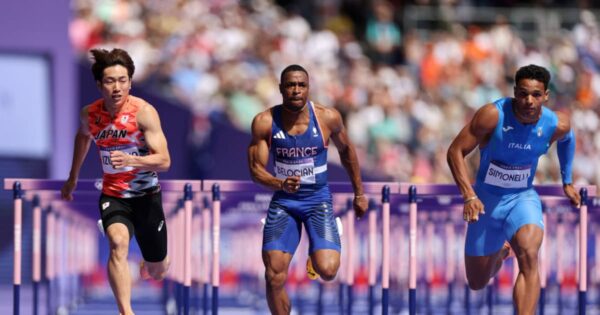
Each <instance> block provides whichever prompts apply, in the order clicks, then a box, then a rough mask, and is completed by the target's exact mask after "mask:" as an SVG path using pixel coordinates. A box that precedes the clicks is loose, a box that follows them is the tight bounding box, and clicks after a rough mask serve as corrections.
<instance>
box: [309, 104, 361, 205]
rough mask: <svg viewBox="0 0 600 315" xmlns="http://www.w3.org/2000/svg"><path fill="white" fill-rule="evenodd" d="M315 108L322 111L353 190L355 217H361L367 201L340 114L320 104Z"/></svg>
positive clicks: (323, 118)
mask: <svg viewBox="0 0 600 315" xmlns="http://www.w3.org/2000/svg"><path fill="white" fill-rule="evenodd" d="M316 108H317V112H319V113H320V114H321V113H322V115H319V117H320V118H321V119H322V121H323V122H324V124H325V125H326V126H327V129H329V131H330V132H331V135H330V137H331V140H333V143H335V147H336V148H337V150H338V153H339V154H340V160H341V162H342V165H343V166H344V169H345V170H346V173H348V176H349V177H350V182H351V183H352V189H353V190H354V211H355V212H356V215H357V217H361V216H362V215H363V214H365V212H366V211H367V207H368V205H369V201H368V200H367V198H366V196H365V195H364V191H363V186H362V179H361V176H360V166H359V164H358V158H357V157H356V150H355V148H354V145H353V144H352V142H350V139H349V138H348V133H347V132H346V128H345V127H344V122H343V121H342V116H341V115H340V113H339V112H338V111H337V110H335V109H333V108H327V107H324V106H320V105H316Z"/></svg>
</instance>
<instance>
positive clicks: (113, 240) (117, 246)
mask: <svg viewBox="0 0 600 315" xmlns="http://www.w3.org/2000/svg"><path fill="white" fill-rule="evenodd" d="M109 246H110V255H111V256H112V257H115V258H126V257H127V253H128V251H129V237H128V236H127V235H123V234H115V235H112V236H111V237H110V240H109Z"/></svg>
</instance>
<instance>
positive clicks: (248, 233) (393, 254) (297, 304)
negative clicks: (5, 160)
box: [4, 179, 600, 314]
mask: <svg viewBox="0 0 600 315" xmlns="http://www.w3.org/2000/svg"><path fill="white" fill-rule="evenodd" d="M17 183H20V184H21V185H20V189H15V188H17V187H16V186H18V184H17ZM61 186H62V182H61V181H52V180H42V179H39V180H37V179H5V181H4V188H5V189H6V190H13V193H14V196H15V209H14V211H15V233H14V235H15V259H14V270H13V271H14V288H13V296H14V303H15V304H14V309H13V314H19V313H20V305H22V303H23V302H25V301H23V302H22V301H21V298H20V294H21V292H20V286H21V279H20V278H21V268H20V264H21V257H20V256H21V255H22V254H23V253H22V252H21V249H22V246H21V244H20V242H21V236H22V233H23V232H25V231H24V230H23V228H22V227H23V225H24V222H23V221H22V220H23V219H22V218H23V217H27V218H29V217H31V219H32V220H33V223H32V227H33V228H32V231H31V233H33V238H32V242H33V243H34V244H33V254H32V257H33V260H32V261H33V264H32V266H33V270H32V271H31V272H32V275H33V277H32V278H33V285H34V295H33V296H32V297H31V299H32V303H31V304H32V305H33V306H34V308H35V309H38V308H40V309H46V310H48V313H52V314H54V312H56V311H57V310H59V309H69V310H70V311H72V312H73V313H74V314H92V313H93V312H89V311H86V310H87V309H88V308H89V307H91V305H96V304H95V303H96V302H93V301H92V300H86V299H84V298H83V296H82V295H83V294H84V292H85V291H86V290H85V287H84V286H85V283H84V282H82V278H84V277H85V276H86V275H89V274H90V273H91V272H93V271H94V270H95V269H96V268H97V266H98V265H99V264H103V262H102V261H99V255H98V251H99V248H98V247H99V245H98V244H99V240H100V239H99V238H100V237H102V236H100V234H99V233H98V228H97V224H96V220H97V213H98V210H97V207H98V204H97V201H98V195H99V192H98V189H97V187H98V182H97V181H95V180H83V181H81V184H80V185H79V186H78V187H77V190H76V192H75V193H74V199H75V200H74V201H72V202H66V201H62V200H60V193H59V192H58V190H59V189H60V187H61ZM330 187H331V191H332V194H333V201H334V210H335V211H336V216H338V217H340V219H341V225H342V227H343V235H342V261H341V266H340V270H339V273H338V277H337V279H336V280H335V281H334V282H333V283H324V282H321V281H316V282H309V281H307V280H306V275H305V272H304V264H303V261H304V260H303V259H304V258H303V257H306V248H307V247H306V246H307V245H306V243H305V242H304V241H303V242H301V244H300V246H299V249H298V252H297V255H296V256H297V257H295V258H294V262H293V263H292V265H291V266H290V277H291V278H293V279H292V280H293V281H290V284H289V286H290V287H291V290H290V293H291V294H292V297H291V298H292V301H293V305H294V309H297V310H302V312H307V313H316V314H330V313H332V312H335V313H344V314H364V313H369V314H375V313H382V314H397V313H402V312H407V313H408V314H421V313H423V314H436V313H438V312H440V311H441V310H442V309H444V310H445V312H447V313H448V314H469V313H472V314H479V313H481V312H484V311H488V312H490V313H491V312H492V310H494V314H512V308H511V306H510V303H509V302H507V301H505V300H504V299H505V296H506V293H505V292H504V291H503V290H505V288H504V285H503V284H501V283H500V282H501V281H504V280H496V281H492V282H490V285H489V286H488V288H487V289H486V291H485V293H484V294H483V295H481V294H479V293H475V294H474V293H473V292H471V291H470V290H468V289H465V290H464V293H461V290H457V289H458V288H459V286H458V285H460V284H462V285H463V287H464V283H465V282H464V272H462V271H461V268H462V263H463V262H462V260H463V259H462V249H461V248H460V246H461V245H460V244H462V237H463V236H462V235H461V233H462V231H463V230H464V227H465V223H464V221H462V220H461V211H462V203H463V200H462V198H461V196H460V195H458V190H457V189H456V188H455V186H453V185H429V184H419V185H411V184H407V183H392V182H390V183H386V182H377V183H368V182H367V183H364V188H365V193H366V194H367V196H368V197H369V199H370V204H369V212H368V214H367V215H365V217H364V218H362V219H361V220H356V218H355V216H354V213H353V211H352V209H351V208H352V207H351V203H349V198H351V197H352V188H351V185H350V184H349V183H341V182H340V183H331V184H330ZM161 188H162V191H163V206H164V209H165V215H166V217H167V222H168V233H169V234H168V248H169V256H170V257H171V268H170V270H169V274H168V277H167V280H165V281H164V282H163V297H162V298H156V299H151V300H149V301H148V302H146V303H148V307H147V308H146V307H144V306H143V305H142V304H139V303H138V304H136V303H135V299H134V306H137V307H138V308H139V309H140V310H139V311H137V312H136V313H139V314H154V313H156V312H155V311H158V310H155V309H156V308H159V309H161V310H163V311H164V310H166V311H167V313H169V314H175V313H176V314H190V313H197V312H201V311H203V312H206V313H212V314H217V313H219V312H221V313H225V314H229V313H231V314H236V312H237V313H239V312H242V310H244V313H248V314H263V313H264V312H267V311H266V301H265V300H264V280H262V279H261V277H262V275H261V273H262V272H264V269H263V266H262V263H261V261H260V244H259V243H260V237H261V233H260V222H259V221H260V218H262V217H264V216H265V215H266V208H263V206H264V204H265V203H267V202H268V199H269V196H270V194H271V192H270V191H267V190H265V189H264V188H262V187H260V186H258V185H256V184H254V183H252V182H249V181H231V180H223V181H221V180H204V181H199V180H195V181H194V180H189V181H186V180H177V181H168V180H163V181H161ZM582 188H583V189H585V190H587V195H588V197H589V202H588V203H587V204H584V205H583V206H582V207H580V208H579V209H574V208H573V207H571V206H570V204H569V202H568V200H567V199H566V198H564V197H562V187H561V186H558V185H545V186H536V190H537V191H538V193H539V194H540V197H541V199H542V202H543V209H544V212H545V213H544V221H545V222H546V226H547V229H546V230H545V237H544V239H545V241H544V243H543V249H542V251H541V254H540V255H541V259H540V264H541V270H542V271H541V276H542V288H543V289H542V295H541V297H540V300H541V303H540V307H541V309H542V310H541V311H542V312H544V309H545V308H544V305H548V307H549V308H546V312H547V313H549V314H552V311H553V310H556V309H557V308H558V309H565V310H567V309H572V308H573V307H575V308H576V309H577V310H578V311H579V313H580V314H584V313H585V312H586V309H588V308H589V307H591V306H586V305H590V304H594V303H595V301H596V300H597V299H598V289H597V286H598V284H599V283H598V278H599V277H598V276H597V274H600V272H599V271H598V266H597V261H596V260H595V259H592V261H593V264H592V265H591V266H590V267H591V268H592V269H590V270H588V266H587V263H588V261H589V255H588V251H587V246H588V244H590V245H592V246H595V248H594V249H592V252H593V254H594V255H595V256H596V257H597V255H598V254H599V253H598V249H597V248H598V238H599V236H598V235H600V234H598V231H597V229H598V224H597V221H594V220H597V214H596V209H597V208H598V204H599V202H598V200H597V199H596V198H594V197H595V194H596V187H595V186H584V187H578V189H582ZM24 202H25V203H26V204H27V205H29V204H30V205H31V208H32V211H33V212H32V215H31V216H23V211H24V209H25V211H27V209H28V207H25V206H24ZM588 208H589V210H588ZM588 211H589V214H588ZM17 214H18V215H17ZM588 222H591V223H590V226H589V228H588ZM570 231H573V232H570ZM27 233H29V231H27ZM575 233H579V234H577V237H574V235H575ZM588 236H592V237H591V238H590V240H588ZM71 240H76V242H72V241H71ZM440 242H442V243H441V244H442V245H440ZM571 242H573V243H572V244H571ZM590 242H591V243H590ZM547 243H551V244H553V245H550V248H556V247H559V248H565V250H566V249H572V250H573V255H571V254H569V253H570V252H569V253H565V254H561V252H560V251H559V250H556V249H550V248H549V247H548V245H547ZM567 243H568V244H569V245H567ZM82 244H86V245H85V246H84V245H82ZM457 244H458V245H457ZM439 248H442V249H443V253H439V252H436V249H439ZM44 255H45V256H44ZM561 255H571V256H572V257H569V258H568V259H567V257H566V256H561ZM41 257H45V259H41ZM561 257H562V258H561ZM440 259H441V260H440ZM572 260H576V261H577V264H576V266H573V265H572V264H571V261H572ZM440 264H443V265H444V266H445V267H446V268H445V271H444V274H443V276H440V270H439V268H440V266H439V265H440ZM515 265H516V264H515V263H512V264H509V265H508V266H507V268H503V271H502V272H501V273H499V277H500V276H502V277H504V276H505V275H508V274H513V273H514V271H512V270H511V271H510V272H509V271H504V269H509V268H514V266H515ZM572 268H576V270H574V271H573V269H572ZM232 273H233V274H232ZM572 275H576V281H577V294H576V295H575V296H576V300H577V302H575V304H573V303H574V300H573V299H572V298H568V299H567V298H563V297H561V294H560V293H561V292H562V294H563V295H564V294H565V293H567V292H570V291H569V290H571V288H572V287H570V285H569V284H568V283H569V281H571V280H569V279H570V277H571V276H572ZM248 276H250V277H248ZM231 277H234V278H231ZM246 278H247V279H246ZM234 279H235V280H234ZM588 279H589V280H590V281H589V283H588ZM439 283H443V284H445V286H442V287H440V286H439ZM588 284H589V285H588ZM40 286H43V287H40ZM50 286H52V289H51V290H50V291H49V290H48V288H49V287H50ZM557 286H558V287H557ZM44 288H45V289H44ZM556 288H558V290H559V294H558V295H557V294H555V291H556V290H557V289H556ZM588 290H593V294H594V295H588V294H587V292H588ZM134 291H135V289H134ZM141 291H144V290H141ZM47 292H51V294H47ZM440 292H442V293H440ZM41 296H45V297H46V303H45V305H44V306H41V307H40V306H39V304H41V303H40V302H39V299H40V297H41ZM570 296H573V295H572V294H571V295H570ZM588 298H592V300H591V301H588ZM440 299H446V301H445V302H440ZM142 300H144V299H143V298H142ZM145 300H147V299H145ZM99 301H101V300H99ZM150 301H155V302H150ZM157 301H160V302H157ZM241 301H242V302H241ZM243 301H246V302H243ZM249 301H254V302H249ZM458 301H460V302H458ZM550 301H552V302H550ZM332 302H333V303H332ZM25 303H27V304H30V303H29V301H26V302H25ZM103 303H107V304H110V303H112V302H109V301H104V302H103ZM245 303H248V304H245ZM472 303H475V304H472ZM557 303H558V304H557ZM86 304H88V305H87V306H86ZM150 305H153V306H150ZM251 305H253V306H251ZM333 305H335V306H333ZM94 307H98V306H94ZM111 307H112V306H109V308H107V310H112V309H113V308H111ZM150 309H152V310H150ZM51 310H54V311H51ZM78 310H79V311H78ZM594 310H595V311H597V308H594ZM78 312H79V313H78ZM146 312H148V313H146ZM153 312H154V313H153Z"/></svg>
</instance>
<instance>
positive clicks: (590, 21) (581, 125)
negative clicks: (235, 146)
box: [70, 0, 600, 184]
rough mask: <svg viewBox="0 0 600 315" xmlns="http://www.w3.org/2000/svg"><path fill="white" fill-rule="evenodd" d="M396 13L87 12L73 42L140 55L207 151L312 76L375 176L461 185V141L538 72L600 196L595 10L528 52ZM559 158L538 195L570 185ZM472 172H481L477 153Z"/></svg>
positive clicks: (110, 8) (92, 3) (467, 29)
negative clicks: (452, 151)
mask: <svg viewBox="0 0 600 315" xmlns="http://www.w3.org/2000/svg"><path fill="white" fill-rule="evenodd" d="M396 2H397V1H391V2H385V1H371V2H369V3H370V4H369V5H368V6H365V7H363V8H362V11H360V10H359V12H358V13H357V12H356V11H355V12H354V15H348V14H344V13H343V12H342V11H341V10H340V4H339V3H340V1H320V2H318V3H320V4H319V5H317V6H316V8H313V9H316V12H315V15H314V16H307V15H306V14H304V15H301V14H299V13H298V12H300V13H302V12H301V11H300V10H289V9H287V10H286V9H284V7H282V6H280V5H278V4H277V3H275V2H273V1H271V0H247V1H241V0H240V1H234V0H204V1H201V0H177V1H162V0H129V1H125V0H100V1H99V0H75V1H73V10H74V15H73V20H72V22H71V26H70V36H71V39H72V43H73V45H74V47H75V49H76V50H77V51H78V52H80V54H81V56H85V57H89V54H88V51H89V49H90V48H92V47H106V48H112V47H120V48H123V49H125V50H127V51H129V52H130V54H131V55H132V57H133V58H134V61H135V63H136V75H135V78H134V80H135V81H136V82H143V84H144V85H145V86H147V87H150V88H151V89H152V90H153V91H157V92H159V93H161V94H162V95H164V96H165V97H169V98H172V99H175V100H176V101H177V102H178V103H180V104H183V105H184V106H187V107H188V108H189V109H190V110H191V112H192V113H193V114H194V117H195V118H194V128H193V130H192V133H193V134H192V139H193V142H194V144H195V145H197V146H199V147H201V146H202V144H203V142H204V141H206V138H207V137H208V135H209V134H210V131H211V124H210V117H212V116H214V115H223V116H226V117H228V119H229V120H230V121H231V122H232V123H234V124H235V126H237V128H239V129H241V130H245V131H249V130H250V124H251V121H252V118H253V117H254V115H255V114H257V113H258V112H260V111H262V110H264V109H266V108H268V107H270V106H272V105H275V104H279V103H280V101H281V96H280V94H279V91H278V82H279V75H280V72H281V70H282V69H283V68H284V67H285V66H287V65H289V64H293V63H296V64H301V65H303V66H304V67H305V68H306V69H307V70H308V72H309V74H310V88H311V99H312V100H314V101H316V102H319V103H321V104H323V105H326V106H333V107H335V108H337V109H338V110H339V111H340V112H341V113H342V115H343V117H344V119H345V122H346V126H347V130H348V133H349V136H350V138H351V139H352V141H353V142H354V143H355V145H356V146H357V150H358V154H359V160H360V162H361V167H362V169H363V170H364V171H365V172H367V173H369V174H371V175H372V176H373V177H377V178H381V179H388V180H397V181H412V182H430V183H450V182H452V177H451V174H450V171H449V169H448V167H447V163H446V149H447V148H448V145H449V143H450V141H451V140H452V139H453V138H454V136H456V134H457V133H458V132H459V131H460V129H461V128H462V126H464V124H465V123H466V122H467V121H468V120H469V119H470V118H471V116H472V115H473V113H474V111H475V110H477V109H478V108H479V107H481V106H482V105H484V104H486V103H489V102H492V101H494V100H496V99H498V98H501V97H504V96H512V95H513V92H512V91H513V90H512V88H513V86H514V82H513V76H514V72H515V71H516V69H517V68H518V67H520V66H523V65H527V64H531V63H533V64H538V65H541V66H544V67H547V68H548V69H549V70H550V71H551V73H552V82H551V86H550V90H551V100H550V102H549V104H548V106H549V107H551V108H552V109H554V110H558V111H565V112H568V113H570V114H571V115H572V119H573V126H574V127H575V131H576V133H577V153H576V158H575V159H576V160H575V163H574V166H575V167H574V172H575V173H574V178H575V180H576V182H578V183H592V184H600V163H598V160H599V158H600V132H598V130H600V129H599V127H600V126H599V125H600V117H599V106H598V102H599V100H598V97H599V96H600V67H599V66H600V28H599V25H598V21H597V20H596V18H595V16H594V14H592V13H591V12H590V11H585V10H582V11H581V14H580V18H579V21H578V22H577V23H576V24H575V25H574V27H572V28H571V29H560V30H556V31H552V32H548V34H549V35H547V36H539V37H538V38H535V39H534V40H528V41H525V40H524V39H523V38H522V37H520V36H519V32H518V30H515V29H514V28H513V27H512V26H511V24H510V23H509V22H508V20H507V19H506V18H504V17H503V16H498V17H497V18H496V20H495V21H492V23H489V24H486V25H476V24H470V25H464V24H457V23H452V22H449V23H445V24H444V25H445V26H444V27H443V28H439V29H437V30H434V31H430V32H428V33H427V34H426V35H423V33H422V32H418V31H417V30H408V29H402V27H401V24H400V23H399V18H401V17H402V12H401V10H400V7H399V6H398V5H397V4H396ZM356 14H362V21H363V22H362V23H357V16H356ZM315 17H318V18H315ZM554 151H555V150H554V149H553V148H551V149H550V152H551V154H550V155H548V156H547V157H544V158H542V159H541V160H540V165H539V167H538V174H537V179H536V181H537V183H557V182H560V173H559V171H558V162H557V158H556V154H555V153H554ZM336 158H337V154H330V160H335V159H336ZM470 163H471V164H472V169H473V170H474V168H475V167H476V166H477V165H476V164H477V156H476V153H475V154H474V155H473V156H472V158H470Z"/></svg>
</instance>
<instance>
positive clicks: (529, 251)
mask: <svg viewBox="0 0 600 315" xmlns="http://www.w3.org/2000/svg"><path fill="white" fill-rule="evenodd" d="M515 255H516V257H517V260H518V261H519V268H520V269H521V271H522V272H527V271H530V270H534V269H535V268H537V266H538V255H539V249H538V248H521V249H518V250H517V251H516V253H515Z"/></svg>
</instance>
